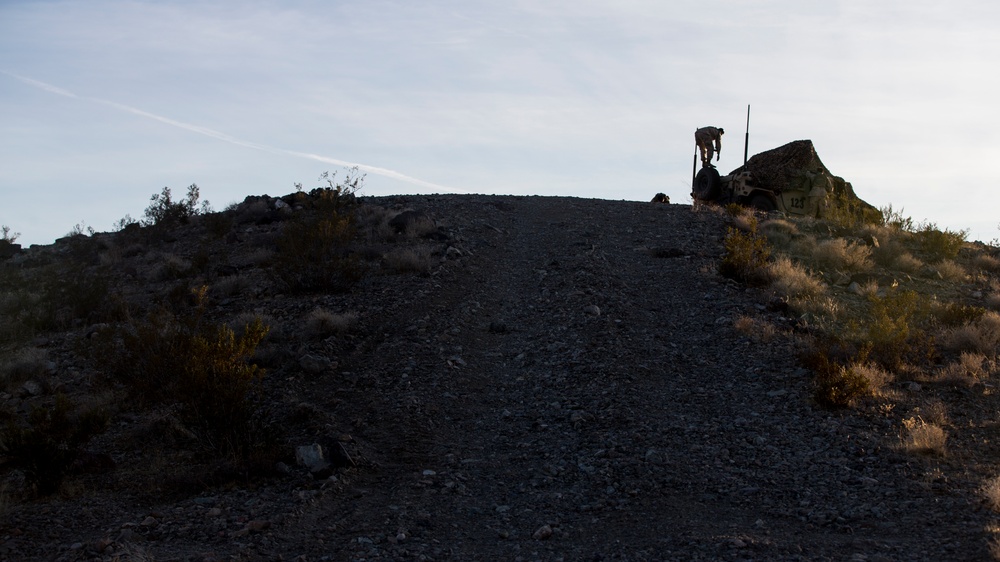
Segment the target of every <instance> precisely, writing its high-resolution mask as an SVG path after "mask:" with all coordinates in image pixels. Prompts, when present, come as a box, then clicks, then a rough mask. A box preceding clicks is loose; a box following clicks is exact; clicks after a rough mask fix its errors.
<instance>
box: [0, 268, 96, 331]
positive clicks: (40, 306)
mask: <svg viewBox="0 0 1000 562" xmlns="http://www.w3.org/2000/svg"><path fill="white" fill-rule="evenodd" d="M108 298H109V292H108V278H107V274H106V272H105V271H104V270H103V269H100V268H94V267H84V266H82V265H80V264H78V263H76V262H74V261H69V262H68V263H66V264H64V265H63V266H61V267H56V266H43V267H38V268H33V269H23V270H22V269H16V270H15V269H13V268H6V267H0V317H2V318H3V319H4V322H2V323H0V336H3V338H0V340H6V341H19V340H22V339H24V338H29V337H31V336H34V335H36V334H38V333H43V332H47V331H52V330H57V329H64V328H67V327H69V326H70V325H71V324H72V322H73V321H74V320H78V319H80V320H87V321H98V320H100V319H102V317H103V316H104V315H105V313H106V310H105V307H106V305H107V302H108Z"/></svg>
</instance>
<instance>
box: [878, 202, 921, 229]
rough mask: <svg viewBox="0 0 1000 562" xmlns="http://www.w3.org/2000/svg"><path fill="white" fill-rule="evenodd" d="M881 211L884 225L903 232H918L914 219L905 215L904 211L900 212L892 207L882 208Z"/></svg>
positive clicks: (900, 210)
mask: <svg viewBox="0 0 1000 562" xmlns="http://www.w3.org/2000/svg"><path fill="white" fill-rule="evenodd" d="M879 211H880V212H881V213H882V225H883V226H887V227H889V228H892V229H895V230H899V231H903V232H913V231H914V230H916V227H915V225H914V224H913V219H912V218H910V217H908V216H906V215H904V214H903V209H899V210H898V211H897V210H895V209H893V208H892V205H891V204H890V205H886V206H885V207H880V208H879Z"/></svg>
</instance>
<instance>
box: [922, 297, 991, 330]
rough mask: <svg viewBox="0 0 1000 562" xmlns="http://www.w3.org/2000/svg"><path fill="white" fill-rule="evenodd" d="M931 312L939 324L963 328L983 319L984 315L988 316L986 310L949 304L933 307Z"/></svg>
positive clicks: (953, 303)
mask: <svg viewBox="0 0 1000 562" xmlns="http://www.w3.org/2000/svg"><path fill="white" fill-rule="evenodd" d="M931 312H932V314H933V315H934V318H935V319H936V320H937V322H938V323H940V324H942V325H944V326H963V325H965V324H968V323H970V322H975V321H976V320H979V319H980V318H982V316H983V314H986V309H985V308H982V307H979V306H970V305H967V304H959V303H955V302H949V303H944V304H941V305H939V306H936V307H933V308H932V311H931Z"/></svg>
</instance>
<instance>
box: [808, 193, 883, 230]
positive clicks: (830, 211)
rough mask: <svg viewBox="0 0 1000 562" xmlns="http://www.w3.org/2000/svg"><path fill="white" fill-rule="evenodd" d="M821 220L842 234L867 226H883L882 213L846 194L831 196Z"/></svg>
mask: <svg viewBox="0 0 1000 562" xmlns="http://www.w3.org/2000/svg"><path fill="white" fill-rule="evenodd" d="M823 220H824V221H825V222H827V223H829V224H830V225H831V226H833V227H835V228H837V229H840V230H841V231H844V232H851V231H856V230H859V229H861V228H863V227H864V226H865V225H869V224H883V222H884V217H883V215H882V212H881V211H879V210H878V209H875V208H873V207H871V206H869V205H867V204H866V203H864V202H863V201H861V200H860V199H856V198H851V197H848V196H847V193H846V192H838V193H835V194H834V195H831V196H830V197H829V199H828V204H827V206H826V209H825V210H824V212H823Z"/></svg>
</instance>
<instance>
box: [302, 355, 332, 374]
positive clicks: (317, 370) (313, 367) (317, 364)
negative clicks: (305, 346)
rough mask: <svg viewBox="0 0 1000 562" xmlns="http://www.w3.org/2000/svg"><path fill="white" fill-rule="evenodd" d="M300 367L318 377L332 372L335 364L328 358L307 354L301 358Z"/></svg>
mask: <svg viewBox="0 0 1000 562" xmlns="http://www.w3.org/2000/svg"><path fill="white" fill-rule="evenodd" d="M299 367H302V370H303V371H305V372H307V373H309V374H312V375H318V374H321V373H324V372H326V371H330V370H332V369H333V367H334V363H333V361H330V360H329V359H327V358H326V357H320V356H318V355H309V354H306V355H303V356H302V357H301V358H299Z"/></svg>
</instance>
